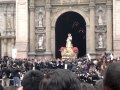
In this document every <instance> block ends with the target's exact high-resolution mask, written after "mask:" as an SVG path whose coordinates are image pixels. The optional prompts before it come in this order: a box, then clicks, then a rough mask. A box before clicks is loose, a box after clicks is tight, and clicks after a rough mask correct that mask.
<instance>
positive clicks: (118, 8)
mask: <svg viewBox="0 0 120 90" xmlns="http://www.w3.org/2000/svg"><path fill="white" fill-rule="evenodd" d="M113 50H114V55H115V57H117V56H120V0H113Z"/></svg>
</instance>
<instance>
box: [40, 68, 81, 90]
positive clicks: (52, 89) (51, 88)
mask: <svg viewBox="0 0 120 90" xmlns="http://www.w3.org/2000/svg"><path fill="white" fill-rule="evenodd" d="M39 90H80V82H79V80H78V78H77V76H76V75H75V74H74V73H73V72H71V71H69V70H65V69H57V70H55V71H53V72H50V73H48V74H47V75H46V76H45V77H44V79H43V80H42V81H41V83H40V85H39Z"/></svg>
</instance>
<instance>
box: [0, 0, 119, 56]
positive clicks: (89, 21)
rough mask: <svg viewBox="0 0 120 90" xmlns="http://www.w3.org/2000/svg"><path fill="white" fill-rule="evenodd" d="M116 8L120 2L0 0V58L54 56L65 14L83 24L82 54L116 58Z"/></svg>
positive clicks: (117, 54) (117, 13) (117, 39)
mask: <svg viewBox="0 0 120 90" xmlns="http://www.w3.org/2000/svg"><path fill="white" fill-rule="evenodd" d="M119 5H120V0H0V12H1V13H0V31H1V36H0V40H1V50H0V51H1V57H3V56H13V55H15V56H16V57H17V58H26V57H32V58H34V57H36V58H39V57H46V56H47V57H52V56H53V57H56V51H59V49H56V47H57V45H58V44H57V43H56V42H57V41H56V36H57V35H59V33H56V31H57V29H56V27H57V26H56V25H57V23H58V19H59V18H60V17H61V15H63V14H64V13H66V12H73V13H77V14H79V15H80V16H81V17H82V18H83V19H84V21H85V31H86V33H85V42H86V43H85V44H86V45H85V48H86V49H85V53H84V54H87V53H89V54H90V55H91V56H93V57H96V56H99V55H100V54H101V53H103V52H107V53H108V54H110V53H113V54H114V55H115V56H119V54H120V46H119V44H120V30H119V28H120V19H119V18H118V17H119V15H120V7H119ZM68 32H69V31H68ZM62 36H64V35H62V34H61V36H60V37H62ZM76 40H77V39H76ZM61 42H62V41H61ZM78 42H79V40H78ZM81 44H82V43H81ZM58 48H59V47H58Z"/></svg>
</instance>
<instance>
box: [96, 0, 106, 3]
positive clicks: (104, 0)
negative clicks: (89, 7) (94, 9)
mask: <svg viewBox="0 0 120 90" xmlns="http://www.w3.org/2000/svg"><path fill="white" fill-rule="evenodd" d="M106 1H107V0H96V2H97V3H99V2H106Z"/></svg>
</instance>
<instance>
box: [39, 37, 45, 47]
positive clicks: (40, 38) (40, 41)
mask: <svg viewBox="0 0 120 90" xmlns="http://www.w3.org/2000/svg"><path fill="white" fill-rule="evenodd" d="M43 42H44V35H41V36H40V37H39V40H38V48H39V49H43Z"/></svg>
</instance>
